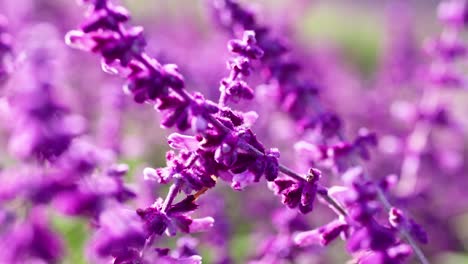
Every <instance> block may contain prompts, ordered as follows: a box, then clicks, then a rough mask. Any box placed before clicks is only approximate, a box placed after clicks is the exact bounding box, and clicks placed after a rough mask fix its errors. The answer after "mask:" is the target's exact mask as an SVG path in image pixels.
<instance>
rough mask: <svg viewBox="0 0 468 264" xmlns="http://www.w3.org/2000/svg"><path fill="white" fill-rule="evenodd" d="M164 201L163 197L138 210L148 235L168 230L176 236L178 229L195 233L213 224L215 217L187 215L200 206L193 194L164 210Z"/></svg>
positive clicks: (169, 233) (168, 233)
mask: <svg viewBox="0 0 468 264" xmlns="http://www.w3.org/2000/svg"><path fill="white" fill-rule="evenodd" d="M162 202H163V201H162V199H158V200H157V201H156V202H155V203H154V204H153V205H152V206H151V207H148V208H146V209H138V210H137V214H138V215H139V216H140V217H141V219H142V220H143V221H144V223H145V230H146V232H147V234H148V235H152V234H157V235H162V234H163V233H164V232H166V234H167V235H169V236H174V235H175V234H176V233H177V230H179V231H182V232H184V233H194V232H200V231H205V230H206V229H208V228H210V227H211V226H213V223H214V219H213V218H211V217H205V218H196V219H192V218H191V217H189V216H187V214H188V213H190V212H192V211H193V210H195V209H196V208H197V207H198V205H197V204H195V197H194V196H193V195H189V196H187V198H185V199H184V200H182V201H181V202H179V203H177V204H174V205H172V206H171V207H170V208H168V209H167V211H163V210H162V206H163V204H162Z"/></svg>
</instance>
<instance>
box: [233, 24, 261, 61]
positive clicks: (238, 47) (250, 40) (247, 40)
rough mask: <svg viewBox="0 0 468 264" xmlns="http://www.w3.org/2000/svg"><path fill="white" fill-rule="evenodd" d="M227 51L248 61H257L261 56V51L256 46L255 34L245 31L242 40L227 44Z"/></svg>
mask: <svg viewBox="0 0 468 264" xmlns="http://www.w3.org/2000/svg"><path fill="white" fill-rule="evenodd" d="M228 48H229V51H231V52H232V53H236V54H239V55H241V56H243V57H246V58H249V59H259V58H261V57H262V56H263V50H262V49H261V48H260V47H259V46H258V45H257V41H256V39H255V32H254V31H251V30H247V31H245V32H244V36H243V37H242V40H237V39H236V40H231V41H229V43H228Z"/></svg>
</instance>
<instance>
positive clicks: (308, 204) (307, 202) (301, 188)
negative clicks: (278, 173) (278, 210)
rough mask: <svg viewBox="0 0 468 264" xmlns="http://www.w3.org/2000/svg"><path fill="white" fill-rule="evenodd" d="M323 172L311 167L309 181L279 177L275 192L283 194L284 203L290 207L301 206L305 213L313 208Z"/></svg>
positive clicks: (273, 186) (274, 187)
mask: <svg viewBox="0 0 468 264" xmlns="http://www.w3.org/2000/svg"><path fill="white" fill-rule="evenodd" d="M320 177H321V173H320V172H319V171H318V170H316V169H311V170H310V171H309V174H308V175H307V181H305V182H302V181H301V182H297V181H293V180H289V179H277V180H275V181H274V182H273V184H272V188H273V191H274V193H275V194H277V195H281V197H282V203H284V204H285V205H287V206H288V207H289V208H296V207H298V208H299V211H300V212H301V213H303V214H306V213H309V212H311V211H312V210H313V203H314V200H315V196H316V195H317V183H318V180H319V179H320Z"/></svg>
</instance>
